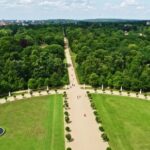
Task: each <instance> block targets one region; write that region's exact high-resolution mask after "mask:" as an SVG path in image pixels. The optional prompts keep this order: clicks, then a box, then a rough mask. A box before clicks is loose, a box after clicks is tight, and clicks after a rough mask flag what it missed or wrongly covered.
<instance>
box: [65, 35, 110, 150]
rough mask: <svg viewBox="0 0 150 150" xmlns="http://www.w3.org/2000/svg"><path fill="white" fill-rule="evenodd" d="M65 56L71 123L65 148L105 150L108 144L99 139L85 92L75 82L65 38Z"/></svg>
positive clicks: (99, 134)
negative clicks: (71, 140)
mask: <svg viewBox="0 0 150 150" xmlns="http://www.w3.org/2000/svg"><path fill="white" fill-rule="evenodd" d="M64 40H65V55H66V59H67V63H68V64H69V67H68V73H69V79H70V85H69V89H68V90H67V95H68V102H69V106H70V108H71V109H70V110H69V114H70V119H71V121H72V123H71V124H70V128H71V130H72V132H71V135H72V137H73V139H74V141H73V142H71V143H67V147H71V148H72V149H73V150H106V148H107V147H108V144H107V143H106V142H104V141H103V140H102V138H101V133H100V131H99V129H98V127H99V126H98V124H97V123H96V121H95V117H94V114H93V111H92V109H91V106H90V102H89V99H88V97H87V94H86V91H85V90H83V89H81V88H80V85H79V84H78V82H77V79H76V75H75V70H74V67H73V64H72V60H71V56H70V51H69V44H68V40H67V39H66V38H65V39H64Z"/></svg>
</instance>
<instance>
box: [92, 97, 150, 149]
mask: <svg viewBox="0 0 150 150" xmlns="http://www.w3.org/2000/svg"><path fill="white" fill-rule="evenodd" d="M92 97H93V101H94V103H95V105H96V108H97V111H98V114H99V116H100V118H101V120H102V124H103V127H104V129H105V131H106V133H107V135H108V137H109V139H110V141H109V144H110V146H111V148H112V150H150V102H149V101H144V100H140V99H136V98H129V97H121V96H110V95H98V94H93V95H92Z"/></svg>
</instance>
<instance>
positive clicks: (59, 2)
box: [39, 0, 94, 9]
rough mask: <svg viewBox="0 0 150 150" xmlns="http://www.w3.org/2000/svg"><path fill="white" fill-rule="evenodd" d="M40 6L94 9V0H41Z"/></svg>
mask: <svg viewBox="0 0 150 150" xmlns="http://www.w3.org/2000/svg"><path fill="white" fill-rule="evenodd" d="M39 5H40V6H46V7H49V6H54V7H58V8H60V9H78V8H82V9H92V8H94V7H93V6H92V2H91V1H90V0H42V1H41V2H39Z"/></svg>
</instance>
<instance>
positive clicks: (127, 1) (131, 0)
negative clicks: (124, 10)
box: [120, 0, 138, 7]
mask: <svg viewBox="0 0 150 150" xmlns="http://www.w3.org/2000/svg"><path fill="white" fill-rule="evenodd" d="M137 5H138V2H137V1H136V0H123V1H122V2H121V3H120V7H128V6H137Z"/></svg>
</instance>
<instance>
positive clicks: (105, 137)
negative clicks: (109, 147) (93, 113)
mask: <svg viewBox="0 0 150 150" xmlns="http://www.w3.org/2000/svg"><path fill="white" fill-rule="evenodd" d="M101 136H102V138H103V140H104V141H105V142H108V141H109V138H108V137H107V135H106V133H103V134H102V135H101Z"/></svg>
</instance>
